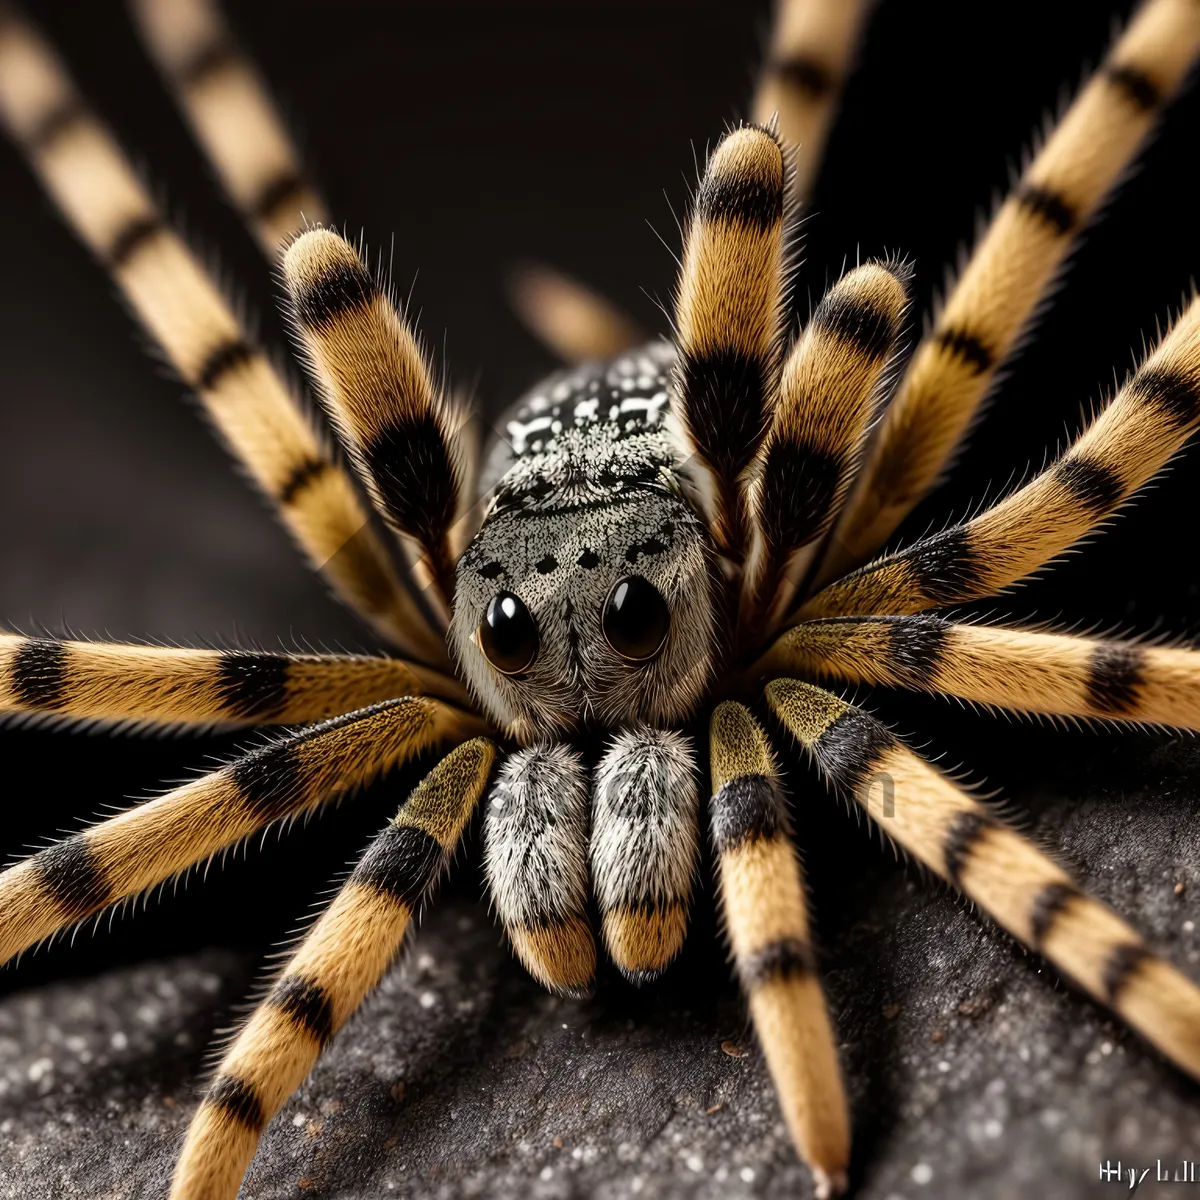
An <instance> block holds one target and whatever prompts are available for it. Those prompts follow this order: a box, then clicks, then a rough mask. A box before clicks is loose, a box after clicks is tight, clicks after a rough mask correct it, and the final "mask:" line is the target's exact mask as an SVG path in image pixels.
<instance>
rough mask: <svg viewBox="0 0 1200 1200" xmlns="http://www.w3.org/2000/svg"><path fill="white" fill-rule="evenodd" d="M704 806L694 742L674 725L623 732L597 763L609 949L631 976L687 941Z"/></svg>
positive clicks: (596, 842) (648, 973) (595, 818)
mask: <svg viewBox="0 0 1200 1200" xmlns="http://www.w3.org/2000/svg"><path fill="white" fill-rule="evenodd" d="M699 805H700V796H699V793H698V791H697V790H696V765H695V761H694V758H693V754H692V747H691V743H690V742H689V741H688V740H687V739H686V738H684V737H682V736H681V735H680V734H678V733H675V732H673V731H670V730H660V729H633V730H627V731H625V732H624V733H620V734H618V735H617V736H616V738H615V739H614V740H613V742H612V744H611V745H610V746H609V748H608V750H607V751H605V753H604V756H603V758H601V760H600V763H599V765H598V766H597V768H596V782H595V796H594V800H593V804H592V840H591V851H590V857H591V866H592V879H593V881H594V883H595V890H596V901H597V904H598V905H599V908H600V918H601V921H602V922H603V931H604V943H605V945H606V946H607V947H608V953H609V955H610V956H611V958H612V960H613V962H614V963H615V964H616V965H617V967H618V968H619V970H620V971H621V973H622V974H623V975H625V977H626V978H628V979H630V980H632V981H633V982H634V983H637V984H641V983H645V982H648V981H649V980H652V979H655V978H656V977H657V976H658V975H660V974H661V973H662V972H663V971H664V970H666V968H667V965H668V964H669V963H670V962H671V960H672V959H673V958H674V957H675V955H677V954H678V953H679V951H680V950H681V949H682V947H683V940H684V938H685V937H686V936H687V925H688V905H689V904H690V902H691V898H692V885H693V884H694V883H695V876H696V856H697V854H698V852H699V845H698V843H697V838H696V819H697V812H698V809H699Z"/></svg>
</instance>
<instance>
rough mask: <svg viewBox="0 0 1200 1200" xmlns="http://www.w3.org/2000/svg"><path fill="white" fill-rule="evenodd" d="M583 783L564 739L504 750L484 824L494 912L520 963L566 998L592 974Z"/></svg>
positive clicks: (585, 988) (583, 990)
mask: <svg viewBox="0 0 1200 1200" xmlns="http://www.w3.org/2000/svg"><path fill="white" fill-rule="evenodd" d="M587 851H588V787H587V777H586V775H585V773H584V768H583V762H582V761H581V760H580V758H579V756H578V755H577V754H576V753H575V752H574V751H572V750H570V749H568V748H567V747H566V746H563V745H557V744H555V745H546V746H535V747H532V748H530V749H527V750H519V751H517V753H515V754H513V755H510V756H509V758H507V759H506V760H505V762H504V765H503V766H502V767H501V769H500V775H499V778H498V779H497V780H496V783H495V785H494V786H493V788H492V790H491V792H490V794H489V796H488V803H487V811H486V816H485V819H484V824H483V869H484V874H485V875H486V876H487V881H488V891H489V892H490V894H491V897H492V902H493V903H494V904H495V906H496V915H497V916H498V917H499V918H500V923H501V924H502V925H503V926H504V932H505V933H506V934H507V935H508V938H509V941H511V942H512V946H513V949H514V950H515V951H516V954H517V957H518V958H519V959H520V960H521V962H522V963H523V964H524V966H525V969H526V970H527V971H528V972H529V973H530V974H531V975H532V976H533V977H534V978H535V979H536V980H537V981H538V982H539V983H542V984H544V985H545V986H546V987H548V988H550V989H551V990H553V991H556V992H562V993H564V994H565V995H568V996H583V995H586V994H587V993H588V992H589V991H590V989H591V986H592V980H593V978H594V977H595V974H596V939H595V938H594V937H593V936H592V929H591V925H590V924H589V923H588V915H587V900H588V864H587Z"/></svg>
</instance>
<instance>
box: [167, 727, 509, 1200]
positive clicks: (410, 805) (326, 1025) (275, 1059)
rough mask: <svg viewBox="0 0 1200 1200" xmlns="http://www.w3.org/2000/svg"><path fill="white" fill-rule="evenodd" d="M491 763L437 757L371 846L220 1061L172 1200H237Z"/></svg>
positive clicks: (480, 757) (453, 838)
mask: <svg viewBox="0 0 1200 1200" xmlns="http://www.w3.org/2000/svg"><path fill="white" fill-rule="evenodd" d="M495 757H496V748H495V747H494V746H493V745H492V744H491V742H488V741H486V740H485V739H483V738H478V739H476V740H474V741H470V742H467V743H466V744H465V745H462V746H460V747H459V748H458V749H457V750H455V751H454V752H453V753H452V754H450V755H448V756H447V757H446V758H444V759H443V760H442V761H441V762H440V763H439V764H438V765H437V766H436V767H434V769H433V770H432V771H431V772H430V773H429V774H428V775H427V776H425V778H424V779H423V780H422V781H421V783H420V784H418V786H417V788H416V789H415V790H414V791H413V792H412V794H411V795H410V796H409V797H408V799H407V800H406V801H405V802H404V804H403V805H402V806H401V808H400V811H399V812H398V813H397V814H396V817H395V818H394V820H393V822H392V823H391V824H389V825H387V826H386V827H385V828H384V830H383V832H382V833H380V834H379V835H378V836H376V837H375V839H374V840H373V841H372V842H371V844H370V846H369V847H368V848H367V850H366V852H365V853H364V854H363V856H362V858H361V859H360V860H359V862H358V865H357V866H356V867H355V868H354V870H353V871H352V872H351V874H350V877H349V878H348V879H347V880H346V882H345V884H344V885H343V886H342V888H341V890H340V891H339V892H338V894H337V895H336V896H335V897H334V899H333V902H332V903H331V904H330V905H329V907H328V908H327V909H326V910H325V912H324V913H323V914H322V915H321V917H320V918H319V919H318V920H317V922H316V924H315V925H313V927H312V929H311V930H310V931H309V933H308V935H307V937H305V939H304V941H303V942H301V943H300V945H299V946H298V947H297V949H296V952H295V953H294V954H293V955H292V956H291V958H290V959H289V960H288V963H287V966H285V967H284V969H283V973H282V974H281V975H280V977H279V979H278V981H277V982H276V984H275V986H274V987H273V988H272V989H271V992H270V993H269V995H268V996H267V998H266V999H265V1000H264V1001H263V1003H262V1004H260V1005H259V1006H258V1008H257V1009H256V1010H255V1012H254V1013H253V1015H252V1016H251V1017H250V1020H249V1021H248V1022H247V1023H246V1025H245V1026H244V1027H243V1028H242V1030H241V1032H240V1033H239V1034H238V1036H237V1038H236V1039H235V1041H234V1042H233V1044H232V1045H231V1046H230V1047H229V1049H228V1051H226V1053H225V1055H224V1057H223V1058H222V1060H221V1064H220V1066H219V1067H218V1068H217V1073H216V1075H215V1077H214V1078H213V1081H212V1083H210V1084H209V1086H208V1090H207V1092H206V1093H205V1096H204V1099H203V1100H202V1101H201V1102H200V1107H199V1109H198V1110H197V1112H196V1115H195V1116H194V1117H193V1118H192V1123H191V1126H190V1127H189V1129H188V1132H187V1138H186V1140H185V1141H184V1145H183V1152H182V1154H181V1155H180V1158H179V1162H178V1164H177V1166H176V1168H175V1177H174V1179H173V1181H172V1184H171V1200H233V1197H234V1196H236V1195H237V1192H238V1188H239V1187H240V1185H241V1181H242V1176H243V1175H245V1173H246V1168H247V1167H248V1166H249V1165H250V1160H251V1159H252V1158H253V1157H254V1151H255V1149H256V1148H257V1146H258V1139H259V1137H260V1136H261V1134H262V1131H263V1129H264V1128H265V1127H266V1125H267V1122H268V1121H269V1120H270V1119H271V1117H272V1116H274V1115H275V1113H276V1112H278V1111H279V1109H280V1108H281V1107H282V1106H283V1104H284V1102H285V1101H286V1100H287V1098H288V1097H289V1096H290V1095H291V1094H292V1092H294V1091H295V1090H296V1088H298V1087H299V1086H300V1084H301V1083H303V1082H304V1079H305V1077H306V1076H307V1075H308V1073H309V1072H310V1071H311V1070H312V1068H313V1065H314V1064H315V1063H316V1061H317V1057H318V1055H319V1054H320V1053H321V1051H322V1050H323V1049H324V1048H325V1046H326V1045H327V1044H328V1043H329V1041H330V1039H331V1038H332V1037H333V1036H334V1034H335V1033H337V1031H338V1030H339V1029H340V1028H341V1027H342V1025H344V1024H345V1022H346V1021H347V1020H348V1019H349V1017H350V1016H351V1014H352V1013H353V1012H354V1011H355V1009H357V1008H358V1006H359V1005H360V1004H361V1003H362V1002H363V1000H364V999H365V997H366V996H367V993H368V992H370V991H371V989H372V988H374V987H375V985H376V984H377V983H378V982H379V980H380V979H381V978H382V976H383V974H384V972H385V971H386V970H387V969H388V967H389V966H390V965H391V963H392V962H393V961H394V959H395V958H396V955H397V954H398V953H399V952H400V948H401V946H402V944H403V940H404V934H405V930H406V929H407V928H408V925H409V923H410V921H411V920H412V918H413V917H414V916H415V915H416V914H417V913H418V911H419V910H420V908H421V905H422V903H423V902H424V900H425V899H426V898H427V897H428V896H429V894H430V892H431V891H432V889H433V887H434V885H435V883H436V882H437V879H438V877H439V876H440V875H441V873H442V872H443V870H444V869H445V867H446V866H447V864H448V863H449V861H450V858H451V856H452V855H453V853H454V849H455V847H456V846H457V845H458V841H459V838H460V837H461V836H462V831H463V828H464V827H465V825H466V823H467V820H468V819H469V817H470V815H471V813H472V811H473V810H474V808H475V805H476V803H477V802H478V800H479V796H480V794H481V793H482V791H483V789H484V786H485V785H486V784H487V779H488V774H489V772H490V771H491V768H492V763H493V762H494V760H495Z"/></svg>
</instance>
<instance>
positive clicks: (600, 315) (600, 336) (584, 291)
mask: <svg viewBox="0 0 1200 1200" xmlns="http://www.w3.org/2000/svg"><path fill="white" fill-rule="evenodd" d="M508 295H509V300H510V302H511V304H512V306H513V309H514V310H515V311H516V314H517V316H518V317H520V318H521V320H522V322H524V324H525V326H526V328H527V329H529V330H530V331H531V332H532V333H533V334H534V335H535V336H536V337H537V338H538V340H539V341H541V342H542V343H544V344H545V346H546V347H547V348H548V349H550V350H551V351H553V353H554V354H556V355H557V356H558V357H559V358H561V359H562V360H563V362H567V363H578V362H586V361H587V360H588V359H593V358H615V357H616V356H617V355H619V354H624V353H625V352H626V351H627V350H632V349H633V348H634V347H635V346H640V345H642V343H644V342H646V341H648V340H649V339H648V338H647V337H646V335H645V334H644V333H643V332H642V331H641V330H640V329H639V328H638V327H637V326H636V325H635V324H634V323H633V321H632V320H630V318H629V317H627V316H626V315H625V314H624V313H623V312H621V310H620V309H619V308H617V307H616V305H614V304H613V303H612V302H611V301H609V300H607V299H605V298H604V297H603V296H601V295H599V294H598V293H596V292H594V291H593V290H592V289H591V288H589V287H586V286H584V285H583V284H582V283H580V282H579V281H578V280H575V279H572V278H571V277H570V276H568V275H564V274H563V273H562V272H561V271H556V270H554V269H553V268H552V267H546V266H541V265H533V264H531V265H529V266H525V267H521V268H519V269H518V270H516V271H514V272H513V274H512V276H511V278H510V280H509V289H508Z"/></svg>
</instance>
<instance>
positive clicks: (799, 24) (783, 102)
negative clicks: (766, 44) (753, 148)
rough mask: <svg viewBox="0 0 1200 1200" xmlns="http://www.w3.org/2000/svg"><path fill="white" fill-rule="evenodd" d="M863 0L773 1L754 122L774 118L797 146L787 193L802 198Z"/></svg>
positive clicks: (838, 89)
mask: <svg viewBox="0 0 1200 1200" xmlns="http://www.w3.org/2000/svg"><path fill="white" fill-rule="evenodd" d="M866 7H867V6H866V4H865V3H863V0H778V3H777V8H776V13H775V21H774V25H773V28H772V31H771V45H770V48H769V50H768V52H767V61H766V62H765V63H764V64H763V68H762V73H761V75H760V76H759V81H758V89H757V91H756V92H755V95H754V105H753V113H754V120H755V121H757V122H758V124H760V125H766V124H768V123H769V122H770V121H771V120H772V119H773V118H776V117H777V118H778V121H779V133H780V136H781V137H782V138H783V139H784V141H785V142H786V143H787V144H788V145H789V146H795V147H796V162H795V168H794V175H793V178H792V192H793V194H794V195H795V197H796V199H797V200H800V201H803V200H805V199H807V197H808V194H809V192H810V191H811V190H812V185H813V183H814V181H815V179H816V175H817V171H818V169H819V168H820V165H821V152H822V150H823V149H824V147H825V139H826V136H827V135H828V133H829V126H830V124H831V122H832V120H833V114H834V110H835V108H836V107H837V101H838V97H839V96H840V95H841V91H842V87H843V85H844V84H845V81H846V74H847V70H848V66H849V63H850V58H851V55H852V54H853V52H854V47H855V45H856V43H857V41H858V31H859V28H860V27H861V25H862V21H863V15H864V12H865V10H866Z"/></svg>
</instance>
